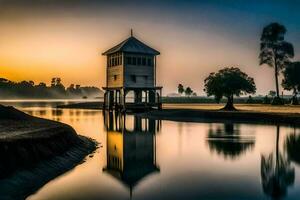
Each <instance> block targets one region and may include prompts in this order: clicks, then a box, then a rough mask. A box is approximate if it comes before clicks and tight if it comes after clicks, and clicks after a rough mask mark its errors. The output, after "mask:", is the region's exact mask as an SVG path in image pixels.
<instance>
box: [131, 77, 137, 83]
mask: <svg viewBox="0 0 300 200" xmlns="http://www.w3.org/2000/svg"><path fill="white" fill-rule="evenodd" d="M131 80H132V82H135V83H136V76H135V75H131Z"/></svg>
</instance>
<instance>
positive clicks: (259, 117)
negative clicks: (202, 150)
mask: <svg viewBox="0 0 300 200" xmlns="http://www.w3.org/2000/svg"><path fill="white" fill-rule="evenodd" d="M137 115H139V116H141V117H144V118H152V119H159V120H171V121H180V122H208V123H210V122H220V123H225V122H231V123H232V122H240V123H255V124H284V125H293V126H300V114H299V113H293V114H291V113H283V112H282V113H278V112H277V113H275V112H253V111H221V110H205V109H202V110H201V109H163V110H160V111H159V110H153V111H150V112H146V113H139V114H137Z"/></svg>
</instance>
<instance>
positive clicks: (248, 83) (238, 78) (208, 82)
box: [204, 67, 256, 110]
mask: <svg viewBox="0 0 300 200" xmlns="http://www.w3.org/2000/svg"><path fill="white" fill-rule="evenodd" d="M204 84H205V85H204V91H205V92H206V93H207V96H214V97H215V99H216V101H217V102H220V100H221V99H222V98H223V96H224V97H226V98H227V103H226V106H225V107H224V108H223V109H224V110H236V109H235V108H234V106H233V96H234V95H236V96H240V95H242V94H254V93H255V92H256V86H255V83H254V79H253V78H251V77H249V76H248V75H247V74H246V73H244V72H242V71H241V70H240V69H239V68H236V67H231V68H224V69H221V70H219V71H218V72H217V73H211V74H210V75H209V76H208V77H207V78H206V79H205V80H204Z"/></svg>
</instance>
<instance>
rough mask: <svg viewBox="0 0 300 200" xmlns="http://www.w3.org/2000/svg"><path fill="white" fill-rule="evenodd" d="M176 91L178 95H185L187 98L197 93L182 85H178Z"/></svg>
mask: <svg viewBox="0 0 300 200" xmlns="http://www.w3.org/2000/svg"><path fill="white" fill-rule="evenodd" d="M177 91H178V93H179V94H180V95H183V94H184V95H185V96H187V97H190V96H197V93H196V92H194V91H193V90H192V88H191V87H187V88H184V86H183V85H182V84H178V87H177Z"/></svg>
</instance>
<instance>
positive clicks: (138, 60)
mask: <svg viewBox="0 0 300 200" xmlns="http://www.w3.org/2000/svg"><path fill="white" fill-rule="evenodd" d="M137 64H138V65H141V64H142V58H140V57H139V58H137Z"/></svg>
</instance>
